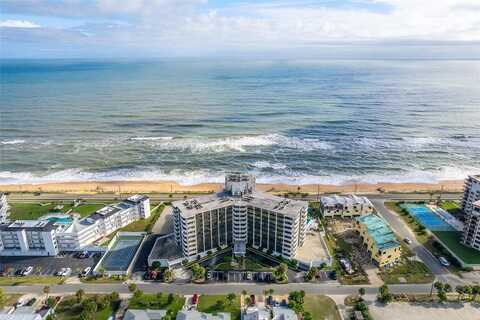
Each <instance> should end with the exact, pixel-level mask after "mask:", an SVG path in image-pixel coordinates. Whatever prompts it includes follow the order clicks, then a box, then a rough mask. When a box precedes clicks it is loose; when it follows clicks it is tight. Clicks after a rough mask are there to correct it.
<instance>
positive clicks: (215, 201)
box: [172, 173, 308, 259]
mask: <svg viewBox="0 0 480 320" xmlns="http://www.w3.org/2000/svg"><path fill="white" fill-rule="evenodd" d="M172 205H173V214H174V234H175V241H176V242H177V244H178V246H179V247H180V248H181V249H182V252H183V255H184V256H185V257H192V256H195V255H198V254H202V253H205V252H207V251H208V250H212V249H215V248H218V247H225V246H232V247H233V248H234V254H235V255H237V256H243V255H245V253H246V247H247V246H251V247H253V248H255V249H260V250H264V251H265V252H267V251H270V252H271V253H273V254H276V255H282V256H283V257H285V258H287V259H292V258H293V257H295V254H296V251H297V248H298V247H301V246H302V245H303V242H304V238H305V229H306V223H307V211H308V203H307V202H305V201H297V200H290V199H284V198H280V197H275V196H272V195H268V194H265V193H261V192H257V191H255V177H254V176H253V175H249V174H240V173H229V174H227V175H226V178H225V188H224V190H223V191H222V192H220V193H218V194H215V195H210V196H204V197H198V198H195V199H191V200H181V201H175V202H174V203H173V204H172Z"/></svg>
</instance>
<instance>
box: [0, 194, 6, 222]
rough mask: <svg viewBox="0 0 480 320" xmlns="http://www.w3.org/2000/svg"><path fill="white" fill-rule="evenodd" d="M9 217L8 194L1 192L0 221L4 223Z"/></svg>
mask: <svg viewBox="0 0 480 320" xmlns="http://www.w3.org/2000/svg"><path fill="white" fill-rule="evenodd" d="M7 218H8V202H7V195H5V194H3V193H0V223H4V222H5V221H7Z"/></svg>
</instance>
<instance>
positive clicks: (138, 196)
mask: <svg viewBox="0 0 480 320" xmlns="http://www.w3.org/2000/svg"><path fill="white" fill-rule="evenodd" d="M147 199H148V197H146V196H144V195H141V194H136V195H133V196H131V197H129V198H127V200H125V201H126V202H131V203H134V204H139V203H141V202H142V201H145V200H147Z"/></svg>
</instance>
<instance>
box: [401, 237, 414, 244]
mask: <svg viewBox="0 0 480 320" xmlns="http://www.w3.org/2000/svg"><path fill="white" fill-rule="evenodd" d="M403 241H404V242H405V243H406V244H412V240H410V239H408V238H405V239H403Z"/></svg>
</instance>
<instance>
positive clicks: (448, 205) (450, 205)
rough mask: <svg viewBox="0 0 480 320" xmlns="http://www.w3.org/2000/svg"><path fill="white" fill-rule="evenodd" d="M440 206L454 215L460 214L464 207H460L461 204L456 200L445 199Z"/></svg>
mask: <svg viewBox="0 0 480 320" xmlns="http://www.w3.org/2000/svg"><path fill="white" fill-rule="evenodd" d="M440 207H441V208H442V209H443V210H446V211H448V213H450V214H451V215H453V216H458V215H461V214H462V209H460V206H459V205H458V203H456V202H455V201H443V202H442V204H441V205H440Z"/></svg>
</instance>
